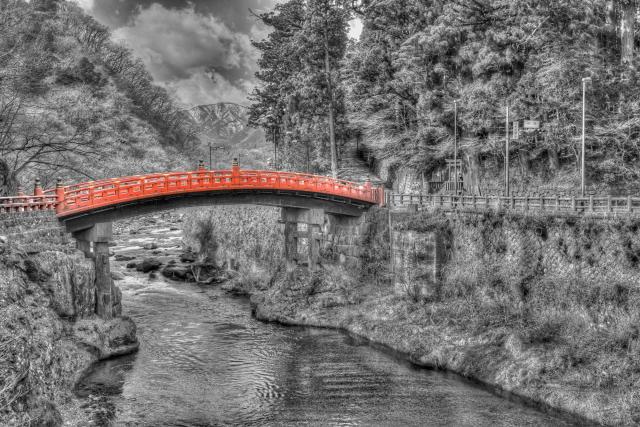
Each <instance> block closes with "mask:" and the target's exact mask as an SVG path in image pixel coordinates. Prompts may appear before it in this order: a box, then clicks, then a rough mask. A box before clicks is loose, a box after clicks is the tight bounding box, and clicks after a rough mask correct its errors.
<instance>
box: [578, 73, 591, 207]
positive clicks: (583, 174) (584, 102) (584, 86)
mask: <svg viewBox="0 0 640 427" xmlns="http://www.w3.org/2000/svg"><path fill="white" fill-rule="evenodd" d="M589 81H591V78H589V77H584V78H583V79H582V155H581V157H582V159H581V162H580V169H581V171H580V174H581V180H580V181H581V182H580V194H581V195H582V197H584V196H585V178H586V168H585V166H586V165H585V134H586V111H587V100H586V98H587V83H588V82H589Z"/></svg>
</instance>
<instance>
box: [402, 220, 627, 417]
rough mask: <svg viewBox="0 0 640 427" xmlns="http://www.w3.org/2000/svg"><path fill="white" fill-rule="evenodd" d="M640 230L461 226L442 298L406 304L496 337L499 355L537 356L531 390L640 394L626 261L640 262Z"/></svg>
mask: <svg viewBox="0 0 640 427" xmlns="http://www.w3.org/2000/svg"><path fill="white" fill-rule="evenodd" d="M411 224H412V223H407V224H405V228H406V229H409V230H411V229H413V226H412V225H411ZM418 224H419V222H418ZM639 225H640V220H638V219H620V220H610V221H607V220H594V219H588V218H584V219H576V220H573V221H572V222H571V225H567V224H565V220H563V219H554V218H551V217H540V216H530V217H526V216H524V217H523V216H513V217H507V216H493V217H491V216H484V217H483V216H475V217H473V218H471V217H469V216H466V217H465V216H460V217H455V218H452V219H450V220H449V222H448V227H446V228H448V230H449V232H451V233H453V236H454V247H453V249H452V253H451V254H450V259H449V261H448V264H447V267H446V270H445V274H444V281H443V283H442V287H441V292H440V293H437V294H434V295H433V296H432V297H430V298H429V299H428V300H426V299H425V298H424V295H423V294H422V293H421V292H420V289H419V287H418V286H415V289H413V288H411V289H408V292H407V295H408V300H409V301H410V303H411V304H415V303H419V305H421V306H422V307H421V308H420V310H423V311H424V317H425V319H429V322H431V323H432V324H435V325H443V326H444V325H446V326H447V327H454V328H455V329H457V330H460V331H467V332H472V333H473V334H474V335H476V336H484V337H487V338H489V337H490V338H489V339H490V340H492V342H493V345H496V346H503V345H505V342H506V341H505V340H507V339H509V340H511V344H510V345H513V342H514V341H513V340H514V339H515V340H516V341H515V342H518V343H519V345H520V346H521V347H522V351H532V352H536V354H538V356H537V359H536V360H538V361H539V362H540V363H541V364H542V365H541V366H539V367H538V368H536V369H537V370H536V371H535V373H534V374H532V375H531V376H530V377H529V378H528V380H527V381H531V382H533V383H536V384H543V383H545V382H547V381H551V382H558V381H561V382H563V383H566V384H568V385H569V384H570V385H572V386H577V387H583V388H593V389H609V388H611V389H615V390H616V392H621V390H633V389H635V388H637V387H638V385H640V375H639V374H638V373H639V372H640V357H638V350H640V309H639V308H638V307H640V290H639V289H638V288H637V286H636V284H637V282H636V280H637V278H638V276H639V272H638V268H637V264H634V263H633V262H631V260H630V259H629V258H627V259H625V258H623V256H624V251H631V252H632V253H633V254H634V256H635V253H636V250H637V247H638V246H637V245H638V244H640V242H639V241H638V236H637V233H635V232H632V230H637V229H638V226H639ZM419 228H420V230H419V231H420V232H422V231H424V230H423V228H422V227H419ZM431 231H436V230H431ZM443 231H444V232H447V230H443V228H441V227H440V228H439V230H438V232H443ZM625 248H626V249H625ZM629 248H632V249H629ZM536 349H539V350H536ZM540 349H542V350H544V352H543V353H540ZM638 403H640V402H638V401H634V403H633V405H637V404H638ZM636 421H637V420H636Z"/></svg>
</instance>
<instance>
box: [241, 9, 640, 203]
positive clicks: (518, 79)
mask: <svg viewBox="0 0 640 427" xmlns="http://www.w3.org/2000/svg"><path fill="white" fill-rule="evenodd" d="M325 3H326V2H324V3H323V2H320V1H314V2H309V3H305V2H303V1H301V0H291V1H288V2H286V3H282V4H279V5H278V6H276V8H275V10H274V11H273V12H268V13H266V14H263V15H260V18H261V19H262V20H263V21H264V22H265V23H267V24H268V25H270V26H272V27H273V28H274V31H273V32H272V33H271V34H270V35H269V36H268V38H267V39H266V40H263V41H260V42H256V43H255V45H256V47H257V48H258V49H259V50H260V51H261V52H262V58H261V60H260V62H259V65H260V67H261V70H260V71H259V72H258V74H257V76H258V78H259V79H260V80H261V81H262V83H263V84H262V85H261V86H260V87H259V88H257V89H256V91H255V93H254V101H255V104H254V105H253V106H252V119H251V120H252V123H253V124H255V125H260V126H262V127H263V128H264V129H265V131H266V132H267V134H268V135H270V137H271V138H272V140H274V141H275V142H277V143H279V144H280V150H281V151H282V153H281V155H283V156H284V158H285V160H284V161H285V164H286V165H287V167H297V168H298V169H300V166H301V165H304V163H305V156H307V153H308V152H309V150H311V152H312V155H311V157H312V158H313V159H316V160H313V161H312V163H313V167H312V168H313V169H318V170H323V168H324V169H326V158H327V154H326V150H324V149H322V148H321V146H322V145H323V144H324V141H326V133H325V132H326V124H325V120H324V119H321V118H322V117H323V114H325V111H326V108H325V106H326V105H327V102H326V90H325V89H324V87H323V84H324V83H323V79H322V73H321V70H320V68H321V67H320V66H319V62H320V56H321V55H320V54H321V51H322V34H323V30H324V28H323V27H322V26H321V25H315V24H314V23H315V22H321V21H322V19H323V17H324V16H325V15H326V11H327V10H328V9H327V6H326V5H325ZM331 3H332V4H333V5H335V7H334V6H331V8H330V10H331V13H336V14H338V17H337V18H336V19H335V23H336V25H335V26H332V27H331V34H335V38H332V46H334V49H333V51H332V62H333V63H335V64H336V65H339V66H338V67H337V68H334V69H333V70H332V75H334V76H335V78H336V79H338V80H339V82H338V84H337V85H336V89H335V94H336V108H337V111H338V114H337V116H336V123H338V126H337V127H338V133H339V134H341V138H346V139H348V138H352V137H355V136H356V135H364V137H365V142H366V143H367V144H368V145H369V146H371V147H372V148H373V149H374V152H375V155H376V157H378V158H386V159H389V160H390V164H392V165H393V164H396V165H402V166H409V167H413V168H416V169H418V170H419V171H421V172H422V171H424V172H425V173H427V174H429V173H431V172H434V171H437V170H440V169H441V168H442V167H443V166H444V159H446V158H450V157H452V150H453V135H454V101H455V100H458V107H459V108H458V110H459V111H458V129H457V130H458V134H459V135H460V141H459V142H460V149H461V153H462V157H463V159H464V161H465V170H470V171H472V173H473V175H474V178H473V182H472V185H477V181H478V180H479V179H480V177H479V175H480V172H479V169H480V168H482V167H484V168H485V169H487V173H486V174H485V175H486V176H484V177H483V179H496V178H497V177H498V175H499V172H498V171H497V170H496V169H495V168H494V167H493V166H492V165H495V164H501V163H502V160H503V158H504V147H503V142H504V133H505V124H504V123H505V107H506V105H507V104H510V108H511V119H512V121H514V120H518V121H520V120H524V119H529V120H538V121H540V122H541V129H540V130H539V131H537V132H532V133H526V134H523V135H521V137H520V138H519V139H518V140H517V141H514V143H513V144H512V150H513V152H512V158H513V159H515V164H516V166H518V168H517V171H515V175H516V176H517V179H518V181H519V182H520V181H522V182H523V183H524V184H526V183H527V182H528V181H530V180H533V179H534V177H535V175H536V174H537V175H540V176H541V177H543V178H544V179H545V180H549V179H554V178H557V180H558V181H562V182H564V181H568V182H566V184H567V185H569V186H572V187H574V186H575V185H576V183H577V181H576V180H574V179H568V178H567V177H568V176H569V175H575V172H572V171H571V170H573V171H575V169H576V168H578V167H579V162H580V149H581V148H580V135H581V126H580V123H581V118H582V117H581V115H582V109H581V106H582V102H581V101H582V84H581V81H582V78H583V77H592V83H591V84H589V85H588V86H587V110H588V114H587V121H588V126H587V138H588V140H587V162H588V164H589V168H588V173H589V177H588V179H589V181H590V182H591V183H593V184H598V188H601V187H602V188H605V187H606V188H608V191H613V192H618V191H622V188H625V187H624V186H626V188H628V187H629V183H630V182H632V183H634V185H635V186H636V187H638V188H639V189H640V172H639V169H638V168H637V166H636V165H637V163H638V160H640V149H639V148H638V145H637V144H636V141H637V139H638V137H639V135H640V103H639V102H638V99H640V84H638V69H637V60H636V59H635V54H634V50H633V49H634V43H633V37H634V36H633V34H634V25H635V19H636V14H635V12H636V2H629V1H622V0H616V1H614V0H589V1H586V2H585V1H582V0H561V1H551V0H516V1H512V0H481V1H478V0H456V1H445V0H370V1H362V2H344V3H338V2H335V3H333V2H331ZM353 16H358V17H359V18H360V19H361V20H362V21H363V25H364V29H363V32H362V35H361V37H360V39H359V40H358V41H354V42H351V43H348V44H347V45H346V46H345V44H344V40H345V39H344V32H343V27H342V25H343V23H344V22H345V20H346V19H349V18H351V17H353ZM629 26H631V29H630V30H628V28H629ZM629 34H631V35H629ZM635 37H636V39H637V35H636V36H635ZM629 38H630V39H631V41H629ZM635 44H637V40H636V43H635ZM287 132H291V134H290V135H287ZM305 139H309V140H310V141H313V143H312V145H311V146H309V144H308V143H307V142H306V141H305ZM292 141H296V143H295V144H293V145H292ZM296 144H297V145H296ZM296 156H297V157H296ZM323 159H324V160H323ZM323 161H324V163H323ZM314 162H315V163H314ZM534 169H535V170H534ZM562 171H566V172H562ZM494 175H495V177H494ZM634 188H635V187H634Z"/></svg>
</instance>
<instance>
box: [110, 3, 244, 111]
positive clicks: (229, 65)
mask: <svg viewBox="0 0 640 427" xmlns="http://www.w3.org/2000/svg"><path fill="white" fill-rule="evenodd" d="M114 37H115V38H116V39H118V40H123V41H125V42H126V43H127V44H128V45H129V46H130V47H131V48H132V49H133V51H134V52H135V54H136V55H137V56H139V57H141V58H142V60H143V61H144V63H145V65H146V66H147V68H148V70H149V72H150V73H151V75H152V76H153V77H154V79H155V80H156V81H157V82H159V83H161V84H163V85H164V86H166V87H167V88H169V89H171V90H172V91H173V92H175V94H176V96H178V98H179V99H180V100H181V101H182V102H184V103H185V104H187V105H198V104H203V103H211V102H221V101H233V102H243V103H245V102H246V100H245V99H244V98H246V95H247V92H248V89H247V87H246V85H247V82H246V79H247V78H248V75H250V73H251V72H252V70H254V69H255V62H256V59H257V52H256V51H255V49H254V48H253V46H251V42H250V39H249V35H247V34H243V33H238V32H234V31H232V30H230V29H229V27H228V26H227V25H226V24H225V23H223V22H221V21H219V20H218V19H216V18H215V17H213V16H205V15H201V14H198V13H196V12H195V11H194V8H193V5H190V6H189V7H187V8H186V9H181V10H174V9H167V8H165V7H163V6H162V5H159V4H157V3H154V4H152V5H151V6H149V7H148V8H146V9H142V10H140V13H139V14H138V15H137V16H136V17H135V18H134V19H133V21H132V22H131V24H130V25H128V26H126V27H122V28H119V29H117V30H116V31H115V32H114ZM207 70H211V71H207ZM212 77H213V78H212ZM241 98H242V99H241Z"/></svg>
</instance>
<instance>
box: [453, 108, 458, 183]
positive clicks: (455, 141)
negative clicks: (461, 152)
mask: <svg viewBox="0 0 640 427" xmlns="http://www.w3.org/2000/svg"><path fill="white" fill-rule="evenodd" d="M453 171H454V172H453V176H454V181H455V192H456V195H457V194H458V101H453Z"/></svg>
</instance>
